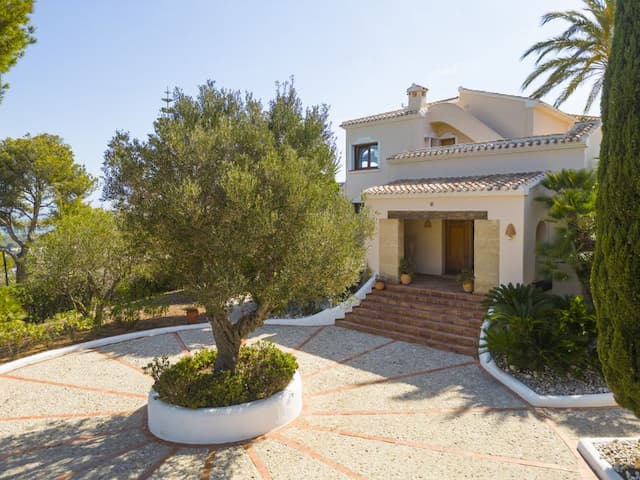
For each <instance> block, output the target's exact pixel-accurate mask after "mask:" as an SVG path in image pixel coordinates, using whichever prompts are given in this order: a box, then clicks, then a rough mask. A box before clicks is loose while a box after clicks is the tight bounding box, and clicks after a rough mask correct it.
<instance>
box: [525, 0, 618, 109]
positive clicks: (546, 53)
mask: <svg viewBox="0 0 640 480" xmlns="http://www.w3.org/2000/svg"><path fill="white" fill-rule="evenodd" d="M582 1H583V3H584V9H583V10H569V11H564V12H549V13H547V14H545V15H543V16H542V21H541V23H542V25H546V24H547V23H549V22H552V21H554V20H563V21H565V22H567V23H568V27H567V29H566V30H565V31H564V32H562V33H561V34H560V35H557V36H555V37H552V38H550V39H548V40H543V41H540V42H537V43H535V44H534V45H532V46H531V47H530V48H529V49H528V50H527V51H526V52H524V54H523V55H522V59H524V58H526V57H528V56H530V55H536V56H537V58H536V63H535V69H534V70H533V72H531V74H529V76H528V77H527V78H526V80H525V81H524V83H523V84H522V89H523V90H524V89H526V88H528V87H529V86H530V85H531V84H532V83H533V82H535V81H536V80H538V79H539V78H540V77H544V76H546V80H545V81H544V83H542V85H540V86H539V87H538V88H537V89H536V90H534V92H533V93H532V94H531V96H532V97H534V98H541V97H543V96H545V95H546V94H548V93H549V92H550V91H551V90H553V89H554V88H556V87H559V86H561V85H564V86H563V89H562V91H561V93H560V95H558V98H556V100H555V102H554V106H555V107H556V108H557V107H559V106H560V105H562V104H563V103H564V102H565V101H566V100H567V98H569V97H570V96H571V95H572V94H573V93H574V92H575V91H576V89H577V88H578V87H580V86H581V85H583V84H585V83H587V82H589V81H592V87H591V92H590V93H589V96H588V97H587V103H586V105H585V108H584V113H587V112H588V111H589V109H590V108H591V105H592V104H593V102H594V100H595V99H596V98H597V97H598V94H599V93H600V91H601V90H602V83H603V80H604V72H605V71H606V69H607V63H608V59H609V52H610V51H611V41H612V38H613V20H614V16H615V10H616V0H582Z"/></svg>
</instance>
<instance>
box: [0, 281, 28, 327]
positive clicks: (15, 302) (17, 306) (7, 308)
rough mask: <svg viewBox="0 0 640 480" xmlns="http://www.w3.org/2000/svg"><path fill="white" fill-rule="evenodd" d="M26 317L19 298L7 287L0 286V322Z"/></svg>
mask: <svg viewBox="0 0 640 480" xmlns="http://www.w3.org/2000/svg"><path fill="white" fill-rule="evenodd" d="M26 317H27V312H25V310H24V308H23V307H22V304H21V303H20V300H19V299H18V298H17V297H16V296H15V294H14V293H13V289H11V288H9V287H2V288H0V322H9V321H13V320H24V319H25V318H26Z"/></svg>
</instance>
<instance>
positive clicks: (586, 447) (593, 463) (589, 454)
mask: <svg viewBox="0 0 640 480" xmlns="http://www.w3.org/2000/svg"><path fill="white" fill-rule="evenodd" d="M616 440H617V441H622V442H624V441H636V442H637V441H638V440H640V437H597V438H591V437H588V438H581V439H580V441H579V442H578V452H580V454H581V455H582V456H583V457H584V459H585V460H586V461H587V463H588V464H589V466H590V467H591V468H592V469H593V471H594V472H595V473H596V475H598V478H600V480H623V478H622V476H621V475H620V474H619V473H618V472H616V471H615V470H614V469H613V466H612V465H611V464H610V463H609V462H607V461H606V460H605V459H604V458H602V456H600V452H599V451H598V450H597V449H596V447H595V445H596V444H598V443H609V442H613V441H616Z"/></svg>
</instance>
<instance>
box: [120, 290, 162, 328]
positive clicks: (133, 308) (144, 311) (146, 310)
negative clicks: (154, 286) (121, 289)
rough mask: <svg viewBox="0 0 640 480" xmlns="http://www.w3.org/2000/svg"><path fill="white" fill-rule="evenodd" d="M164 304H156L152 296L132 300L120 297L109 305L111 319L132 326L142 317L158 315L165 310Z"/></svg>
mask: <svg viewBox="0 0 640 480" xmlns="http://www.w3.org/2000/svg"><path fill="white" fill-rule="evenodd" d="M167 308H168V307H167V306H166V305H156V304H155V303H154V301H153V298H152V297H148V298H143V299H139V300H134V301H125V300H122V299H120V300H119V301H117V302H114V303H113V304H112V305H111V308H110V311H109V316H110V317H111V319H112V320H113V321H114V322H116V323H119V324H121V325H125V326H126V327H127V328H133V327H134V326H135V325H136V323H138V321H140V320H141V319H142V318H143V317H159V316H160V315H162V314H163V313H165V312H166V311H167Z"/></svg>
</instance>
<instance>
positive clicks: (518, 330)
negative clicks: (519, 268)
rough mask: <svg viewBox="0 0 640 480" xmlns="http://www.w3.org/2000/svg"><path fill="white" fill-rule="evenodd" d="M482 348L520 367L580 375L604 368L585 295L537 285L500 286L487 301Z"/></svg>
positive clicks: (522, 368)
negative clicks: (551, 292) (561, 294)
mask: <svg viewBox="0 0 640 480" xmlns="http://www.w3.org/2000/svg"><path fill="white" fill-rule="evenodd" d="M485 306H486V307H487V308H488V309H489V310H488V312H487V315H486V317H485V319H486V320H487V321H488V322H489V326H488V328H487V329H486V330H485V341H484V344H483V345H482V348H486V349H488V350H489V351H490V352H491V354H492V355H493V356H494V357H495V358H504V359H505V361H506V362H507V363H508V364H509V365H512V366H514V367H515V368H517V369H519V370H525V369H526V370H534V371H543V370H544V369H546V368H550V369H552V370H555V371H557V372H559V373H566V372H569V371H571V372H572V373H573V374H576V375H579V374H580V372H581V371H584V370H585V369H593V368H597V367H598V360H597V355H596V351H595V345H596V324H595V316H594V314H593V312H591V310H590V309H589V307H588V306H587V305H586V304H585V303H584V301H583V299H582V298H581V297H571V296H567V297H559V296H556V295H549V294H545V293H544V292H542V291H541V290H540V289H538V288H536V287H534V286H533V285H522V284H517V285H513V284H509V285H500V286H499V287H496V288H494V289H493V290H491V292H489V294H488V295H487V298H486V300H485Z"/></svg>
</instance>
